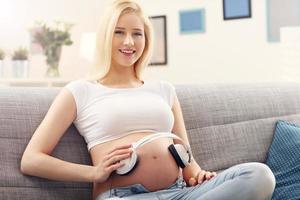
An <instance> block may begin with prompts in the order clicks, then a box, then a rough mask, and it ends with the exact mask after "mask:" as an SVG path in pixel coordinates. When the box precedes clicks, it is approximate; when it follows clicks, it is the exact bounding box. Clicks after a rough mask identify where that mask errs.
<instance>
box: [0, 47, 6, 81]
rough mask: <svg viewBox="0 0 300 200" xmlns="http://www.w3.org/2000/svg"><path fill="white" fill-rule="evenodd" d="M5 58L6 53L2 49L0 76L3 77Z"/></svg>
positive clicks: (0, 52) (0, 51)
mask: <svg viewBox="0 0 300 200" xmlns="http://www.w3.org/2000/svg"><path fill="white" fill-rule="evenodd" d="M4 58H5V53H4V51H3V50H2V49H0V77H3V68H4V62H3V60H4Z"/></svg>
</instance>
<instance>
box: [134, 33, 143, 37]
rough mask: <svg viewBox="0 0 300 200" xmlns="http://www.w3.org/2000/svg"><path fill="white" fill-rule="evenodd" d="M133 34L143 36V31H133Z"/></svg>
mask: <svg viewBox="0 0 300 200" xmlns="http://www.w3.org/2000/svg"><path fill="white" fill-rule="evenodd" d="M133 35H134V36H143V33H140V32H135V33H133Z"/></svg>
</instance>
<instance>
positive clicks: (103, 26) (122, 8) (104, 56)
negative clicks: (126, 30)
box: [89, 0, 153, 80]
mask: <svg viewBox="0 0 300 200" xmlns="http://www.w3.org/2000/svg"><path fill="white" fill-rule="evenodd" d="M128 12H134V13H136V14H137V15H138V16H139V17H140V18H141V19H142V21H143V23H144V32H145V48H144V51H143V53H142V55H141V57H140V58H139V59H138V60H137V61H136V63H135V64H134V69H135V75H136V77H137V78H138V79H140V80H142V71H143V70H144V68H145V67H146V66H147V65H148V64H149V61H150V57H151V54H152V48H153V44H152V42H153V28H152V24H151V22H150V20H149V18H148V17H147V16H146V15H145V14H144V11H143V10H142V8H141V7H140V5H139V4H138V3H137V2H136V1H134V0H115V1H114V2H113V3H112V4H111V6H110V7H108V9H107V10H106V11H105V12H104V15H103V16H102V21H101V22H102V23H100V27H99V29H98V32H97V35H96V43H97V44H96V50H95V55H94V65H93V69H92V73H93V74H90V76H89V78H90V79H93V80H99V79H101V78H103V77H104V76H105V75H106V74H107V73H108V72H109V69H110V67H111V57H112V39H113V33H114V31H115V27H116V25H117V22H118V19H119V17H120V16H121V15H122V14H124V13H128Z"/></svg>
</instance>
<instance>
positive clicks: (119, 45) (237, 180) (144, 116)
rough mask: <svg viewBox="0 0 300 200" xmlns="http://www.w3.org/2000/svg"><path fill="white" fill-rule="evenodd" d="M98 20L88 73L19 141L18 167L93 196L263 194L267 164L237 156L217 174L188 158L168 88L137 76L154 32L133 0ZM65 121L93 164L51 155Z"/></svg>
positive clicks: (209, 198) (212, 198)
mask: <svg viewBox="0 0 300 200" xmlns="http://www.w3.org/2000/svg"><path fill="white" fill-rule="evenodd" d="M102 20H103V23H102V24H101V26H100V29H99V32H98V35H97V51H96V55H95V57H96V61H97V62H96V65H95V66H96V67H95V68H96V70H95V73H94V76H92V77H91V78H89V79H86V80H84V79H81V80H75V81H72V82H70V83H69V84H67V85H66V86H65V87H64V88H63V89H62V90H61V92H60V93H59V94H58V95H57V97H56V98H55V100H54V101H53V103H52V105H51V107H50V108H49V111H48V112H47V114H46V116H45V118H44V120H43V121H42V122H41V124H40V125H39V127H38V128H37V130H36V131H35V133H34V134H33V136H32V138H31V140H30V142H29V144H28V145H27V147H26V150H25V152H24V154H23V157H22V161H21V171H22V173H24V174H28V175H32V176H38V177H43V178H48V179H52V180H60V181H82V182H93V184H94V187H93V199H96V200H102V199H128V200H131V199H132V200H133V199H136V200H139V199H191V200H195V199H199V200H265V199H270V198H271V196H272V193H273V190H274V186H275V179H274V176H273V174H272V172H271V170H270V169H269V168H268V167H267V166H266V165H264V164H261V163H243V164H239V165H236V166H233V167H231V168H229V169H227V170H225V171H223V172H222V173H220V174H218V175H217V174H216V173H215V172H209V171H205V170H203V169H201V167H200V166H199V164H198V163H197V162H196V161H195V160H194V159H193V157H192V153H191V151H190V148H189V141H188V137H187V133H186V129H185V125H184V120H183V116H182V112H181V108H180V103H179V101H178V98H177V96H176V92H175V88H174V87H173V85H172V84H170V83H169V82H166V81H145V80H143V78H142V72H143V69H144V68H145V67H146V66H147V65H148V62H149V58H150V56H151V51H152V41H153V37H152V26H151V23H150V21H149V19H148V17H147V16H145V14H144V12H143V11H142V9H141V7H140V5H139V4H138V3H137V2H135V1H133V0H116V1H114V2H113V3H112V4H111V6H110V7H109V8H108V9H107V11H106V12H105V15H104V16H103V18H102ZM72 123H74V124H75V126H76V128H77V129H78V131H79V132H80V134H81V135H82V136H83V137H84V139H85V141H86V143H87V148H88V150H89V153H90V156H91V158H92V162H93V165H92V166H88V165H81V164H75V163H71V162H67V161H63V160H61V159H58V158H55V157H53V156H52V155H51V152H52V151H53V149H54V148H55V146H56V145H57V143H58V142H59V140H60V138H61V137H62V136H63V134H64V133H65V131H66V130H67V129H68V127H69V126H70V125H71V124H72ZM171 133H172V134H171ZM135 161H136V162H135Z"/></svg>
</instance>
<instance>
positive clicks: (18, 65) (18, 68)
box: [12, 47, 29, 78]
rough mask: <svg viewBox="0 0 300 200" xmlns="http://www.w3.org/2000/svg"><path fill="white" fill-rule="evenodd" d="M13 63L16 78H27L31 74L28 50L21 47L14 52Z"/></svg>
mask: <svg viewBox="0 0 300 200" xmlns="http://www.w3.org/2000/svg"><path fill="white" fill-rule="evenodd" d="M12 61H13V75H14V77H16V78H27V77H28V74H29V66H28V50H27V49H26V48H24V47H19V48H18V49H16V50H14V52H13V56H12Z"/></svg>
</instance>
